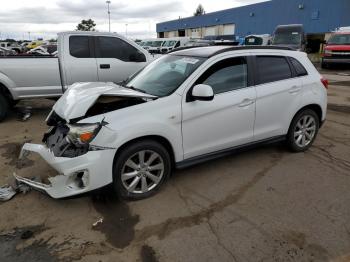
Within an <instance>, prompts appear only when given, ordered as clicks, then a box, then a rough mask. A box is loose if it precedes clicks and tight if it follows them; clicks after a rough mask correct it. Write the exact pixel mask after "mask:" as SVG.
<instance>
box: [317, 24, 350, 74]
mask: <svg viewBox="0 0 350 262" xmlns="http://www.w3.org/2000/svg"><path fill="white" fill-rule="evenodd" d="M335 64H350V27H347V28H344V29H340V30H338V31H336V32H334V33H333V34H332V35H331V37H330V38H329V40H328V41H327V42H326V46H325V48H324V52H323V57H322V68H329V67H330V66H331V65H335Z"/></svg>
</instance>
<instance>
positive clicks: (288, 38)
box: [273, 32, 301, 45]
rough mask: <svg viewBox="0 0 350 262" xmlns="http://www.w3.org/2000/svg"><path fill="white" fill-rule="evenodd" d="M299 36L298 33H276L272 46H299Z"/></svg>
mask: <svg viewBox="0 0 350 262" xmlns="http://www.w3.org/2000/svg"><path fill="white" fill-rule="evenodd" d="M300 43H301V35H300V34H299V33H298V32H293V33H290V32H288V33H278V34H276V35H275V37H274V39H273V44H274V45H300Z"/></svg>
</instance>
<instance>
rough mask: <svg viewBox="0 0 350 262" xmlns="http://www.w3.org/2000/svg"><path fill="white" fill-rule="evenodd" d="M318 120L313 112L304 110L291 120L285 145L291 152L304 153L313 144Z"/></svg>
mask: <svg viewBox="0 0 350 262" xmlns="http://www.w3.org/2000/svg"><path fill="white" fill-rule="evenodd" d="M319 126H320V120H319V118H318V115H317V114H316V113H315V111H313V110H311V109H305V110H303V111H301V112H299V113H298V114H297V115H296V116H295V117H294V119H293V121H292V123H291V125H290V127H289V131H288V135H287V144H288V146H289V148H290V149H291V150H292V151H293V152H304V151H306V150H308V149H309V147H310V146H311V145H312V144H313V142H314V140H315V138H316V136H317V133H318V129H319Z"/></svg>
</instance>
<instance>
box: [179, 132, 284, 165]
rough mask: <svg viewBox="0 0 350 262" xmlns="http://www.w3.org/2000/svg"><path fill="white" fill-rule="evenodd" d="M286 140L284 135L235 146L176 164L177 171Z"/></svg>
mask: <svg viewBox="0 0 350 262" xmlns="http://www.w3.org/2000/svg"><path fill="white" fill-rule="evenodd" d="M284 140H286V136H284V135H283V136H277V137H272V138H268V139H264V140H260V141H255V142H251V143H248V144H244V145H240V146H235V147H232V148H227V149H223V150H220V151H216V152H212V153H208V154H205V155H201V156H196V157H192V158H189V159H185V160H183V161H180V162H177V163H175V167H176V168H177V169H183V168H186V167H189V166H193V165H197V164H200V163H203V162H206V161H209V160H213V159H217V158H220V157H224V156H227V155H231V154H233V153H237V152H239V151H243V150H248V149H252V148H256V147H258V146H261V145H267V144H272V143H276V142H281V141H284Z"/></svg>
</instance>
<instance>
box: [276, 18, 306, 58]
mask: <svg viewBox="0 0 350 262" xmlns="http://www.w3.org/2000/svg"><path fill="white" fill-rule="evenodd" d="M272 44H273V45H274V46H286V47H290V48H292V49H294V50H298V51H303V52H305V51H306V35H305V31H304V27H303V25H301V24H292V25H279V26H277V27H276V29H275V32H274V37H273V40H272Z"/></svg>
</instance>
